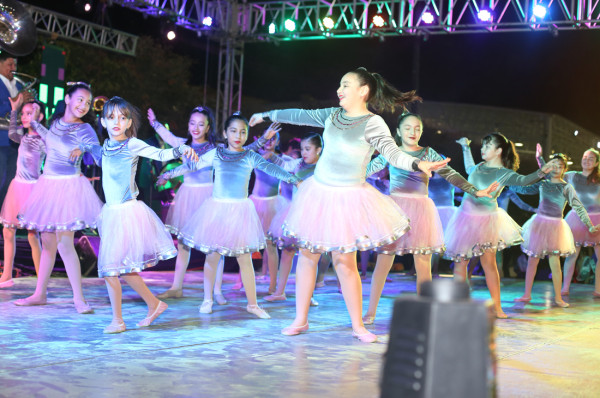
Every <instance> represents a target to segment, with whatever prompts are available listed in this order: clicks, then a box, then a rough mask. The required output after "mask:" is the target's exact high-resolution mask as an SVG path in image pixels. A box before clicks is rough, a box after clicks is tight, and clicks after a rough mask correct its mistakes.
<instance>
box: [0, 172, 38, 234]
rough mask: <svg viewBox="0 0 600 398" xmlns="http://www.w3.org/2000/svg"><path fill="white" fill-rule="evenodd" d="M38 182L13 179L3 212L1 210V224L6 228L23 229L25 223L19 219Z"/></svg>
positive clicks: (3, 204)
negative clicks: (18, 216)
mask: <svg viewBox="0 0 600 398" xmlns="http://www.w3.org/2000/svg"><path fill="white" fill-rule="evenodd" d="M35 183H36V181H25V180H20V179H17V178H15V179H13V180H12V181H11V182H10V185H9V186H8V191H7V192H6V197H5V198H4V203H2V210H0V224H2V225H4V227H5V228H23V223H22V222H21V221H19V220H18V219H17V215H18V214H19V212H20V211H21V208H22V207H23V205H24V204H25V202H26V201H27V199H28V198H29V195H31V191H33V187H35Z"/></svg>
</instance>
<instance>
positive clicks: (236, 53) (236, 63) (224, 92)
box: [216, 38, 244, 126]
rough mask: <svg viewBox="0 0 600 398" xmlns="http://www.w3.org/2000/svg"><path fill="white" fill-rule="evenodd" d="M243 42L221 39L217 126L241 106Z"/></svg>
mask: <svg viewBox="0 0 600 398" xmlns="http://www.w3.org/2000/svg"><path fill="white" fill-rule="evenodd" d="M243 71H244V42H243V41H240V40H234V39H232V38H224V39H221V43H220V49H219V77H218V82H217V115H216V117H217V126H220V125H221V123H222V122H224V121H225V120H226V119H227V118H228V117H229V116H230V115H231V114H232V113H233V112H235V111H239V110H241V108H242V76H243V75H244V73H243Z"/></svg>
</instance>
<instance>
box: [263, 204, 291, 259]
mask: <svg viewBox="0 0 600 398" xmlns="http://www.w3.org/2000/svg"><path fill="white" fill-rule="evenodd" d="M291 206H292V203H291V202H288V203H287V205H286V206H285V207H284V208H283V209H281V210H279V211H278V212H277V214H275V217H273V221H271V226H270V227H269V230H268V232H267V239H270V240H272V241H273V243H274V244H275V245H276V246H277V247H278V248H279V249H292V248H293V249H295V248H297V247H298V246H297V243H298V239H295V238H290V237H288V236H285V235H283V223H284V222H285V219H286V218H287V215H288V213H289V212H290V207H291Z"/></svg>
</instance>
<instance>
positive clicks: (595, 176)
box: [584, 148, 600, 184]
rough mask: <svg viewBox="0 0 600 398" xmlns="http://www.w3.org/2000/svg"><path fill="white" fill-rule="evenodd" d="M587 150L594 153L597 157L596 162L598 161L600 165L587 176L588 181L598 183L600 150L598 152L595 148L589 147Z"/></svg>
mask: <svg viewBox="0 0 600 398" xmlns="http://www.w3.org/2000/svg"><path fill="white" fill-rule="evenodd" d="M585 152H591V153H593V154H594V156H595V157H596V163H598V166H596V167H594V170H593V171H592V172H591V173H590V175H589V176H587V183H588V184H597V183H598V182H600V152H598V151H597V150H596V149H594V148H589V149H587V150H586V151H585ZM585 152H584V153H585Z"/></svg>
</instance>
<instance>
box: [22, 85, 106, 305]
mask: <svg viewBox="0 0 600 398" xmlns="http://www.w3.org/2000/svg"><path fill="white" fill-rule="evenodd" d="M92 97H93V96H92V91H91V88H90V86H89V85H88V84H87V83H83V82H77V83H71V84H70V85H69V88H68V89H67V92H66V95H65V100H64V101H65V110H64V113H63V114H61V115H58V116H57V119H56V120H55V121H54V122H53V123H52V125H51V126H50V129H46V128H45V127H44V126H42V125H41V124H39V123H37V122H35V121H32V122H31V126H32V127H33V129H34V130H35V131H37V132H38V133H39V134H40V136H42V138H43V139H44V141H45V142H46V149H47V157H46V162H45V165H44V173H43V174H42V176H41V177H40V178H39V180H38V182H37V183H36V184H35V187H34V188H33V191H32V192H31V196H29V199H28V200H27V202H26V203H25V205H24V206H23V210H21V213H20V214H19V219H20V220H21V221H22V222H23V224H24V226H25V228H27V229H36V230H38V231H40V232H41V233H42V255H41V260H40V270H39V272H38V280H37V285H36V288H35V293H34V294H33V295H32V296H30V297H27V298H25V299H20V300H16V301H15V302H14V303H15V304H16V305H43V304H46V292H47V287H48V281H49V279H50V274H51V273H52V269H53V268H54V261H55V260H56V251H57V250H58V252H59V253H60V257H61V258H62V260H63V263H64V264H65V269H66V270H67V275H68V277H69V282H70V283H71V288H72V289H73V302H74V303H75V308H76V309H77V312H79V313H80V314H89V313H91V312H93V309H92V307H90V306H89V305H88V304H87V303H86V302H85V299H84V297H83V292H82V289H81V266H80V264H79V257H78V256H77V252H76V251H75V246H74V244H73V236H74V234H75V231H79V230H82V229H85V228H95V226H96V218H97V217H98V214H100V209H101V208H102V202H101V201H100V199H99V198H98V195H96V192H94V189H93V188H92V185H91V184H90V182H89V181H88V179H87V178H85V177H84V176H83V175H82V174H81V170H80V164H81V158H77V157H74V156H72V155H71V152H72V151H73V149H76V148H79V146H80V145H85V144H87V145H93V144H96V145H98V137H97V136H96V133H95V131H94V128H93V127H92V126H91V125H90V124H94V122H95V118H94V114H93V112H90V105H91V103H92ZM34 119H37V115H35V117H34Z"/></svg>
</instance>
